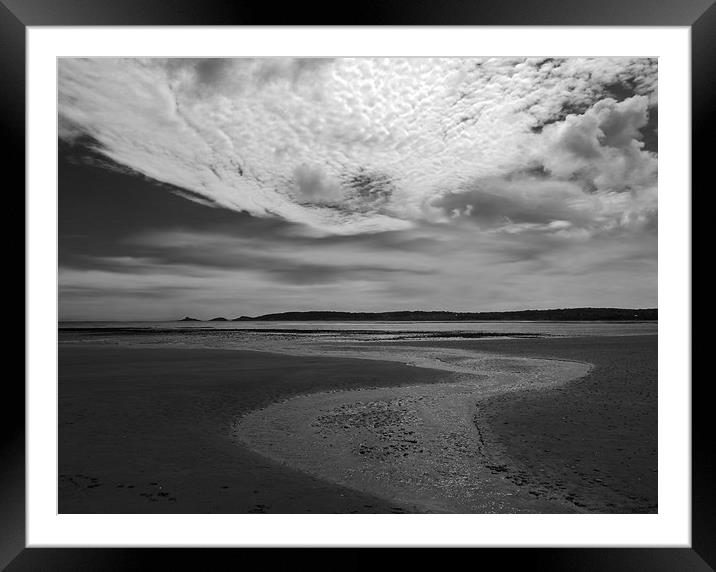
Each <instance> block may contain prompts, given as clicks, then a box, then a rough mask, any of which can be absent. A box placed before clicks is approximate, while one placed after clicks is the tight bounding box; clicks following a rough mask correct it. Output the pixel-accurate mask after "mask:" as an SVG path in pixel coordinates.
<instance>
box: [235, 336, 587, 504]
mask: <svg viewBox="0 0 716 572" xmlns="http://www.w3.org/2000/svg"><path fill="white" fill-rule="evenodd" d="M451 358H452V359H451ZM453 360H455V361H456V363H457V368H458V369H459V370H461V371H469V373H453V374H452V375H451V377H450V378H449V380H448V381H446V382H445V383H440V384H425V385H412V386H409V387H397V388H380V389H372V390H365V389H363V390H352V391H334V392H324V393H315V394H311V395H306V396H301V397H296V398H292V399H289V400H286V401H284V402H282V403H277V404H273V405H271V406H269V407H267V408H265V409H261V410H258V411H254V412H251V413H249V414H247V415H244V416H243V417H241V418H240V419H239V421H238V422H237V424H236V427H235V434H236V435H237V437H238V438H239V439H241V441H242V442H245V443H246V444H248V445H249V446H250V447H251V448H253V449H254V450H256V451H257V452H260V453H261V454H263V455H265V456H267V457H269V458H271V459H274V460H277V461H280V462H283V463H285V464H286V465H287V466H289V467H294V468H298V469H300V470H302V471H305V472H307V473H309V474H313V475H316V476H318V477H320V478H323V479H325V480H328V481H330V482H335V483H338V484H342V485H345V486H348V487H350V488H352V489H356V490H360V491H364V492H366V493H368V494H373V495H376V496H379V497H381V498H386V499H392V500H394V501H395V502H399V503H400V504H401V505H402V506H403V507H405V508H406V510H409V511H410V512H441V513H445V512H447V513H492V512H497V513H499V512H508V513H511V512H531V513H547V512H573V511H574V507H573V506H570V505H569V504H566V503H560V502H559V500H560V499H538V498H535V497H534V496H533V495H531V494H530V492H529V491H527V490H523V489H522V488H521V487H519V486H518V485H516V484H515V483H514V482H512V481H510V480H507V479H505V478H504V477H503V475H502V474H500V473H502V472H504V471H505V470H506V466H505V463H507V462H508V461H507V460H506V459H504V460H503V461H502V463H498V462H496V461H495V460H494V458H493V457H494V455H491V454H490V451H489V450H488V447H487V445H486V443H485V441H484V440H483V438H482V436H481V434H480V431H479V427H477V426H476V425H475V424H474V416H475V406H476V403H477V402H479V400H481V399H484V398H486V397H488V396H490V395H501V394H504V393H506V392H512V391H520V390H522V389H528V390H529V391H538V390H540V389H542V390H543V389H546V388H550V387H553V386H554V385H559V384H562V383H567V382H568V381H571V380H576V379H578V378H580V377H582V376H584V375H585V374H586V373H587V372H588V371H589V370H590V369H591V366H590V365H589V364H584V363H577V362H566V361H557V360H539V359H524V358H514V357H513V358H503V357H500V356H497V355H490V354H482V353H481V354H473V356H472V357H471V358H469V359H467V358H465V356H464V355H463V354H462V352H459V353H457V354H456V355H451V354H450V353H449V351H448V350H445V351H444V353H443V354H442V360H441V363H443V362H448V363H447V364H446V370H448V371H450V370H451V369H453V367H451V365H452V363H454V362H453Z"/></svg>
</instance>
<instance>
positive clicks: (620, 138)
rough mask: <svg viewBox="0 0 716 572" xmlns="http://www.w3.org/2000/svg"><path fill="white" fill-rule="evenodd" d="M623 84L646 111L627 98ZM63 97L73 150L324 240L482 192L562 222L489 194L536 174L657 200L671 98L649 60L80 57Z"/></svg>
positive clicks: (64, 126)
mask: <svg viewBox="0 0 716 572" xmlns="http://www.w3.org/2000/svg"><path fill="white" fill-rule="evenodd" d="M616 85H619V86H622V88H621V92H620V93H627V92H628V93H630V94H631V97H625V98H623V100H622V101H617V99H614V98H613V97H612V98H610V97H609V94H610V93H611V94H615V93H616V92H617V91H618V90H616V88H615V87H614V86H616ZM623 86H627V87H623ZM58 88H59V100H58V104H59V122H60V137H62V138H63V139H66V140H68V141H76V142H77V141H85V142H88V141H89V142H91V145H90V146H91V147H93V148H94V149H95V150H96V151H97V152H99V153H101V154H102V155H103V156H105V157H106V158H107V159H108V160H110V161H112V162H114V163H116V164H118V165H121V166H123V167H125V168H127V169H129V170H131V171H132V172H136V173H138V174H141V175H144V176H146V177H149V178H151V179H154V180H157V181H160V182H162V183H167V184H170V185H174V186H175V187H178V188H179V189H183V190H185V191H186V196H187V197H188V198H190V199H192V200H199V201H204V202H206V203H208V204H212V205H215V206H218V207H221V208H225V209H230V210H234V211H242V212H247V213H250V214H251V215H254V216H258V217H280V218H283V219H285V220H288V221H292V222H294V223H298V224H300V225H303V226H305V227H306V228H307V229H311V231H312V232H314V233H317V234H333V235H341V234H342V235H348V234H357V233H374V232H382V231H386V230H399V229H406V228H409V227H411V226H415V225H419V224H420V222H421V221H424V220H425V219H428V220H433V219H432V218H431V217H434V216H435V210H434V209H433V208H431V206H430V205H432V204H434V202H436V201H437V202H438V203H440V201H441V200H442V201H443V202H444V203H445V204H447V203H448V202H450V201H451V200H453V199H451V198H449V197H455V196H456V195H459V194H461V193H465V192H471V193H473V194H475V193H476V194H477V199H479V200H480V201H482V202H481V203H480V204H481V205H482V208H483V213H484V212H485V209H487V212H489V209H490V208H497V207H498V206H499V205H503V206H504V207H505V208H508V209H512V211H511V212H512V216H513V217H518V218H519V217H522V218H526V219H529V218H530V217H529V216H528V215H527V214H526V213H524V212H523V209H524V208H529V207H530V206H534V207H535V208H536V209H537V212H536V213H535V214H534V215H533V216H532V217H531V218H537V219H540V218H541V216H542V215H541V214H540V213H541V212H542V211H544V210H545V209H546V210H551V209H554V208H556V205H553V204H552V203H553V200H552V199H549V198H548V197H547V195H548V194H549V192H547V191H546V190H545V189H546V187H545V188H543V187H541V186H540V185H537V187H536V190H535V196H544V197H547V198H546V200H547V203H548V206H544V207H543V206H539V205H538V204H537V203H536V202H534V201H532V199H527V198H525V197H526V196H527V190H526V189H516V188H513V187H511V186H509V185H503V186H502V187H500V185H493V191H494V192H497V189H498V188H503V189H504V190H505V192H506V193H507V196H506V197H505V199H504V200H503V201H502V202H501V203H500V202H499V201H489V200H488V198H487V195H486V194H485V193H486V192H487V191H478V190H476V189H474V188H472V187H474V185H475V184H476V183H475V181H494V180H497V179H500V178H503V179H504V178H507V177H509V176H511V174H513V173H515V172H518V171H520V170H523V169H525V168H528V167H530V166H534V165H542V166H543V167H544V169H545V171H546V172H547V174H548V175H549V176H550V177H552V178H554V179H556V180H558V181H563V180H580V181H582V184H584V185H585V187H589V188H588V189H587V190H590V191H592V192H594V191H595V190H596V191H598V192H603V193H609V192H622V191H627V190H629V189H632V190H633V189H635V188H636V189H637V193H639V192H641V189H643V188H646V187H648V186H649V185H651V184H652V183H653V181H654V178H655V172H656V158H655V156H654V155H653V154H649V153H648V152H646V151H645V150H644V149H643V148H642V144H641V141H640V140H639V133H640V130H641V129H643V128H644V126H645V123H644V121H645V118H646V117H648V113H649V111H648V110H649V109H651V108H652V107H653V105H654V104H655V98H656V95H655V94H656V61H655V60H652V59H647V58H636V59H634V58H438V59H426V58H408V59H401V58H390V59H386V58H339V59H333V60H323V59H310V58H309V59H291V58H264V59H261V58H259V59H256V58H237V59H113V58H100V59H87V58H83V59H79V58H63V59H61V60H60V62H59V82H58ZM610 89H611V91H610ZM650 106H651V107H650ZM565 110H577V111H578V112H575V113H572V114H571V115H570V114H569V113H565ZM554 188H560V187H559V185H557V186H556V187H554ZM493 191H490V192H493ZM550 192H556V191H550ZM518 195H519V196H522V197H523V199H519V198H517V197H518ZM575 200H576V199H575ZM583 200H584V201H585V202H589V201H588V200H587V199H583ZM605 200H606V198H605ZM609 200H612V199H611V198H610V199H609ZM641 200H642V199H641V198H637V199H635V203H634V204H637V203H639V201H641ZM485 201H487V202H488V203H489V205H488V204H486V202H485ZM530 201H532V202H530ZM619 201H622V202H624V199H619ZM619 201H616V200H615V201H614V202H615V204H616V203H617V202H619ZM517 203H519V205H521V206H519V205H518V204H517ZM470 204H472V203H466V204H465V205H464V206H463V207H462V209H463V210H462V211H459V212H458V214H459V213H463V214H464V213H465V212H466V211H467V210H469V206H470ZM479 206H480V205H478V204H472V208H473V209H475V213H477V216H478V217H480V216H482V215H481V214H479V213H480V208H479ZM632 207H633V205H631V204H629V205H626V207H625V208H627V209H630V208H632ZM455 208H457V207H454V208H453V211H454V209H455ZM581 208H582V207H577V206H573V207H570V208H568V209H567V210H568V211H569V212H567V213H566V214H567V215H569V216H570V217H576V218H580V217H579V216H577V215H576V211H579V210H580V209H581ZM575 209H576V211H575ZM632 210H633V209H632ZM580 212H581V211H580ZM475 213H471V214H473V215H474V214H475ZM485 216H486V215H485ZM495 216H497V215H495ZM505 216H507V217H508V218H509V215H505ZM580 216H581V215H580ZM456 219H457V220H459V217H456ZM449 220H452V219H450V217H449V216H447V217H445V221H446V222H447V221H449ZM564 220H570V219H569V217H567V218H565V219H564ZM483 222H485V221H483Z"/></svg>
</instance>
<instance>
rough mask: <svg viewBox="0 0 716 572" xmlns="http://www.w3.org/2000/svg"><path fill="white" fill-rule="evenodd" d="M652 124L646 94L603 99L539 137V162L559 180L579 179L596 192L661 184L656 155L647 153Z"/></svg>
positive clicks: (545, 131)
mask: <svg viewBox="0 0 716 572" xmlns="http://www.w3.org/2000/svg"><path fill="white" fill-rule="evenodd" d="M647 121H648V101H647V98H646V97H644V96H634V97H632V98H630V99H626V100H624V101H622V102H616V101H615V100H613V99H604V100H601V101H598V102H597V103H595V104H594V105H593V106H592V107H591V108H589V109H588V110H587V111H586V112H585V113H583V114H582V115H569V116H567V117H566V118H565V120H564V121H562V122H559V123H554V124H551V125H548V126H546V127H545V128H544V130H543V131H542V133H541V134H540V135H539V136H537V137H536V139H537V140H538V143H537V152H536V160H538V161H539V162H540V163H541V164H543V165H544V167H545V168H546V169H547V171H548V172H550V173H551V174H553V175H555V176H556V177H559V178H568V177H574V176H576V177H578V178H581V179H583V180H585V181H587V182H588V183H590V184H591V185H593V186H594V188H596V189H610V190H625V189H630V188H635V187H643V186H645V185H651V184H655V182H656V175H657V159H656V155H655V154H654V153H651V152H649V151H645V150H644V149H643V147H644V144H643V142H642V141H641V131H640V130H641V129H642V128H643V127H644V126H645V125H646V124H647Z"/></svg>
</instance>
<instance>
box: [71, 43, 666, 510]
mask: <svg viewBox="0 0 716 572" xmlns="http://www.w3.org/2000/svg"><path fill="white" fill-rule="evenodd" d="M658 67H659V66H658V58H657V57H641V56H640V57H628V56H623V57H577V56H575V57H570V56H551V57H550V56H548V55H547V56H540V57H503V56H489V55H487V56H474V57H440V58H427V57H403V58H398V57H385V58H377V57H334V58H331V57H321V58H318V57H310V58H308V57H306V58H291V57H277V56H270V57H269V56H266V57H226V58H223V57H213V58H177V57H166V58H160V57H147V58H137V57H126V58H121V57H88V58H82V57H59V58H58V59H57V130H58V132H57V137H58V143H57V144H58V149H59V152H58V153H59V154H58V174H57V177H58V187H57V193H58V215H57V216H58V270H57V272H58V286H57V287H58V291H57V296H58V300H57V302H58V321H59V323H58V332H57V334H58V381H57V400H58V403H57V414H58V443H57V447H58V468H57V472H58V474H57V482H58V490H57V494H58V507H57V510H58V513H59V514H80V513H81V514H117V513H125V514H137V513H139V514H143V513H177V514H206V513H224V514H255V513H268V514H363V513H369V514H384V513H385V514H388V513H389V514H393V513H401V514H404V513H417V514H434V513H440V514H442V513H446V514H494V513H501V514H522V513H530V514H643V513H646V514H657V513H658V512H659V495H658V476H659V475H658V459H659V455H658V444H659V443H658V431H657V423H658V415H657V414H658V392H657V381H658V375H657V373H658V372H657V356H658V352H657V345H658V335H657V331H658V280H657V270H658V252H657V243H658V240H657V238H658V233H657V227H658V197H657V194H658V193H657V178H658V162H659V161H658V157H659V155H658V119H659V117H658V108H659V101H658V83H659V82H658V76H659V70H658ZM670 191H673V192H678V189H670ZM257 518H258V517H257Z"/></svg>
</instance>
